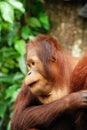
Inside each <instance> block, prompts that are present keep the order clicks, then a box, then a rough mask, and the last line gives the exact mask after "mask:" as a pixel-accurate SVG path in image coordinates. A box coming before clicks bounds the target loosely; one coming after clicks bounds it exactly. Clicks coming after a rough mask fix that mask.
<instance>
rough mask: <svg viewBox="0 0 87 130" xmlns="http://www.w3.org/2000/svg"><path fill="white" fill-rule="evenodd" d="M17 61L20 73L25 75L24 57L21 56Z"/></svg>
mask: <svg viewBox="0 0 87 130" xmlns="http://www.w3.org/2000/svg"><path fill="white" fill-rule="evenodd" d="M18 61H19V67H20V70H21V72H22V73H23V74H26V73H27V68H26V62H25V57H24V56H21V57H20V58H19V60H18Z"/></svg>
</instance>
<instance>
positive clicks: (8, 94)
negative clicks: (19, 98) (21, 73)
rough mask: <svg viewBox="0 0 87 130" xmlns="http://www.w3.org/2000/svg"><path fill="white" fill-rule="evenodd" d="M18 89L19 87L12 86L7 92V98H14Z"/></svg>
mask: <svg viewBox="0 0 87 130" xmlns="http://www.w3.org/2000/svg"><path fill="white" fill-rule="evenodd" d="M16 89H17V85H16V84H14V85H12V86H10V87H9V88H8V89H7V90H6V98H9V97H12V96H13V94H14V92H15V90H16Z"/></svg>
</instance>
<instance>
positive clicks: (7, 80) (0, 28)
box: [0, 0, 50, 130]
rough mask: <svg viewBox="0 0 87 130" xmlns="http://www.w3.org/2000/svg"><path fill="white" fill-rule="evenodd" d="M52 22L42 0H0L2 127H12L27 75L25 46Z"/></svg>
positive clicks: (46, 30) (8, 129) (5, 129)
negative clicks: (12, 116)
mask: <svg viewBox="0 0 87 130" xmlns="http://www.w3.org/2000/svg"><path fill="white" fill-rule="evenodd" d="M49 29H50V24H49V20H48V16H47V15H46V12H45V7H44V3H42V1H40V0H31V1H30V0H0V130H10V123H9V122H10V118H11V115H12V110H13V103H14V101H15V98H16V96H17V94H18V91H19V89H20V86H21V84H22V82H23V78H24V76H25V74H26V71H27V69H26V63H25V45H26V42H27V41H29V40H30V39H31V38H32V37H34V36H36V35H37V34H39V33H48V31H49Z"/></svg>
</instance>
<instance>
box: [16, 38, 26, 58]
mask: <svg viewBox="0 0 87 130" xmlns="http://www.w3.org/2000/svg"><path fill="white" fill-rule="evenodd" d="M25 45H26V43H25V41H24V40H18V41H16V42H15V45H14V47H15V49H16V50H17V51H18V52H19V54H20V55H24V54H25V52H26V50H25Z"/></svg>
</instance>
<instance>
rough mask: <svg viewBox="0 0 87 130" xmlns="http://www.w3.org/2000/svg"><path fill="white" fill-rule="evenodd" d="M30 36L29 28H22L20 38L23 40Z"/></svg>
mask: <svg viewBox="0 0 87 130" xmlns="http://www.w3.org/2000/svg"><path fill="white" fill-rule="evenodd" d="M30 34H32V32H31V30H30V28H29V27H27V26H24V27H23V28H22V37H23V38H24V39H29V35H30Z"/></svg>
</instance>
